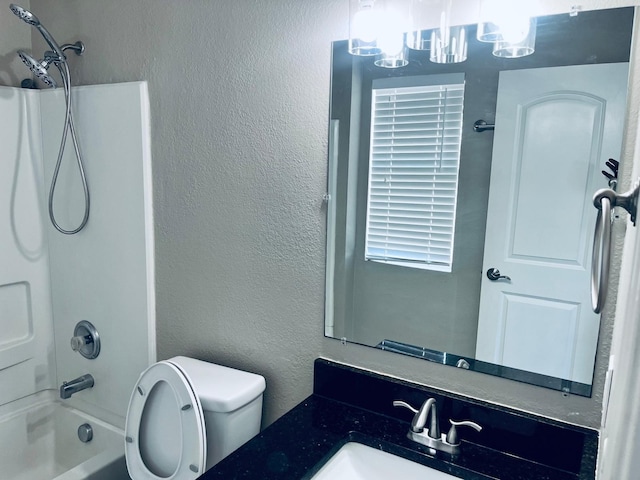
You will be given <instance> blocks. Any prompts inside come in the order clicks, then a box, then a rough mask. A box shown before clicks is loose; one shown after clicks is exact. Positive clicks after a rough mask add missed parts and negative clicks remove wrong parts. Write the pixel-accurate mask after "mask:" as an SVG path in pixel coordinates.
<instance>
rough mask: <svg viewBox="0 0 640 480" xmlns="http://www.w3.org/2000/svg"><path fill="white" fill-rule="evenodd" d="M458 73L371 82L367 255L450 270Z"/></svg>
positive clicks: (458, 127) (394, 262) (377, 259)
mask: <svg viewBox="0 0 640 480" xmlns="http://www.w3.org/2000/svg"><path fill="white" fill-rule="evenodd" d="M463 99H464V76H463V75H433V76H419V77H413V78H409V79H407V78H391V79H379V80H375V81H374V82H373V85H372V120H371V129H370V139H371V148H370V154H369V172H368V194H367V226H366V233H365V236H366V238H365V260H369V261H374V262H381V263H388V264H392V265H400V266H404V267H410V268H419V269H425V270H436V271H442V272H450V271H451V265H452V261H453V244H454V226H455V217H456V198H457V194H458V168H459V163H460V139H461V136H462V107H463Z"/></svg>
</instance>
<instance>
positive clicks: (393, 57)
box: [373, 46, 409, 68]
mask: <svg viewBox="0 0 640 480" xmlns="http://www.w3.org/2000/svg"><path fill="white" fill-rule="evenodd" d="M373 63H374V64H375V65H376V66H378V67H382V68H400V67H405V66H407V65H408V64H409V59H408V58H407V49H406V47H404V46H403V47H402V48H401V49H400V50H399V51H397V52H396V53H383V54H382V55H381V56H380V58H377V59H376V61H375V62H373Z"/></svg>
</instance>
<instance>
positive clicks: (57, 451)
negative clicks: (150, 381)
mask: <svg viewBox="0 0 640 480" xmlns="http://www.w3.org/2000/svg"><path fill="white" fill-rule="evenodd" d="M83 423H88V424H90V425H91V427H92V428H93V439H92V440H91V441H89V442H87V443H83V442H81V441H80V440H79V439H78V434H77V430H78V427H79V426H80V425H82V424H83ZM0 446H1V448H0V480H5V479H6V480H129V476H128V474H127V469H126V465H125V461H124V456H123V454H124V437H123V432H122V430H120V429H118V428H115V427H113V426H111V425H109V424H107V423H105V422H102V421H100V420H98V419H96V418H94V417H91V416H89V415H87V414H85V413H82V412H80V411H79V410H76V409H74V408H71V407H68V406H66V405H64V404H63V403H62V402H60V401H58V400H57V399H56V398H55V396H54V395H53V394H51V392H43V393H41V394H37V395H32V396H30V397H27V398H25V399H21V400H18V401H15V402H11V403H9V404H7V405H3V406H2V407H0Z"/></svg>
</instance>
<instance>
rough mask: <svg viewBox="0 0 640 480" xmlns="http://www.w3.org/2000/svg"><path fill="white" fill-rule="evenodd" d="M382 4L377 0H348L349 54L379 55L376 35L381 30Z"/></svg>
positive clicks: (382, 26) (379, 50) (380, 51)
mask: <svg viewBox="0 0 640 480" xmlns="http://www.w3.org/2000/svg"><path fill="white" fill-rule="evenodd" d="M381 7H382V4H381V2H380V1H377V0H349V53H351V54H352V55H359V56H371V55H380V54H381V53H382V48H380V46H379V44H378V35H379V34H380V32H381V31H382V30H383V28H384V25H383V20H384V18H383V15H382V8H381Z"/></svg>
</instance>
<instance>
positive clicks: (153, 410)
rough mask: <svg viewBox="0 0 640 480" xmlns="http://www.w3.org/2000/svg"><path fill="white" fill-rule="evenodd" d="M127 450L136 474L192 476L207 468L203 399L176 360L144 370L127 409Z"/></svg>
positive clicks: (156, 479) (166, 478)
mask: <svg viewBox="0 0 640 480" xmlns="http://www.w3.org/2000/svg"><path fill="white" fill-rule="evenodd" d="M125 456H126V461H127V469H128V470H129V475H130V476H131V478H133V479H134V480H137V479H153V480H171V479H174V480H188V479H195V478H197V477H199V476H200V475H202V474H203V473H204V468H205V465H206V458H207V439H206V429H205V424H204V415H203V412H202V405H201V404H200V400H199V398H198V395H196V393H195V391H194V389H193V387H192V386H191V382H190V379H189V377H188V376H187V374H186V373H185V372H184V371H183V370H182V369H180V368H179V367H178V366H177V365H175V364H173V363H171V362H166V361H163V362H158V363H156V364H154V365H152V366H151V367H149V368H148V369H147V370H145V371H144V372H143V373H142V375H140V378H139V380H138V383H137V384H136V386H135V388H134V389H133V393H132V394H131V400H130V402H129V409H128V410H127V420H126V425H125Z"/></svg>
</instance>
